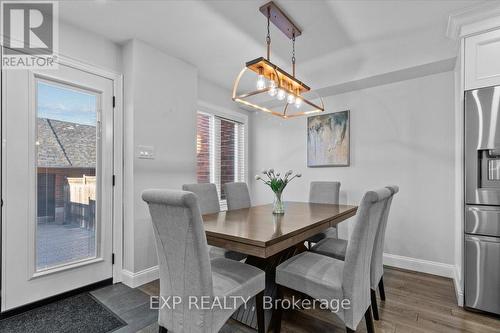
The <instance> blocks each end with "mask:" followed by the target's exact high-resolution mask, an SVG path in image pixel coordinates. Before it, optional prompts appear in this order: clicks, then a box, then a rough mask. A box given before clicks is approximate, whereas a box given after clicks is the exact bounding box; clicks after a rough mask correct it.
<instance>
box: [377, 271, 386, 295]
mask: <svg viewBox="0 0 500 333" xmlns="http://www.w3.org/2000/svg"><path fill="white" fill-rule="evenodd" d="M378 291H380V299H381V300H382V301H385V289H384V276H382V277H381V278H380V281H379V282H378Z"/></svg>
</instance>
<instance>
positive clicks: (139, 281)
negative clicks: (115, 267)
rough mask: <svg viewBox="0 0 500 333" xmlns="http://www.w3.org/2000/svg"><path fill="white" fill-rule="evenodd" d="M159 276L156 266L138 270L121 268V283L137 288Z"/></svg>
mask: <svg viewBox="0 0 500 333" xmlns="http://www.w3.org/2000/svg"><path fill="white" fill-rule="evenodd" d="M159 276H160V274H159V269H158V266H153V267H150V268H146V269H144V270H142V271H139V272H136V273H134V272H131V271H128V270H126V269H124V270H122V283H123V284H125V285H127V286H129V287H130V288H137V287H139V286H142V285H143V284H145V283H148V282H151V281H154V280H156V279H158V278H159Z"/></svg>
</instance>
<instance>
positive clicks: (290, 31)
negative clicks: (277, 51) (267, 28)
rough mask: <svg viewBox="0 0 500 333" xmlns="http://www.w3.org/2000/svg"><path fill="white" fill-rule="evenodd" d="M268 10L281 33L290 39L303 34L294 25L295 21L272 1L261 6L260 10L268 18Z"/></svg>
mask: <svg viewBox="0 0 500 333" xmlns="http://www.w3.org/2000/svg"><path fill="white" fill-rule="evenodd" d="M268 8H269V11H270V14H271V17H270V19H271V22H273V24H274V25H275V26H277V27H278V29H280V30H281V32H283V33H284V34H285V35H286V36H287V37H288V38H290V39H292V38H293V35H294V34H295V37H298V36H300V35H301V34H302V31H300V29H299V27H298V26H297V25H296V24H295V23H293V21H292V20H291V19H290V18H289V17H288V16H287V15H286V14H285V13H284V12H283V11H282V10H281V8H279V7H278V5H276V4H275V3H274V2H272V1H270V2H268V3H266V4H265V5H263V6H261V7H260V8H259V10H260V12H261V13H262V14H264V16H265V17H266V18H267V13H268Z"/></svg>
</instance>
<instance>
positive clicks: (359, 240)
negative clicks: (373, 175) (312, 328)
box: [275, 188, 391, 333]
mask: <svg viewBox="0 0 500 333" xmlns="http://www.w3.org/2000/svg"><path fill="white" fill-rule="evenodd" d="M390 195H391V192H390V191H389V190H388V189H387V188H383V189H379V190H377V191H368V192H367V193H366V194H365V195H364V196H363V199H362V200H361V203H360V205H359V208H358V212H357V214H356V222H355V226H354V230H353V233H352V236H351V239H350V241H349V245H348V247H347V251H346V257H345V261H342V260H338V259H336V258H331V257H328V256H324V255H321V254H319V253H314V252H310V251H307V252H303V253H301V254H299V255H297V256H295V257H292V258H290V259H288V260H287V261H285V262H284V263H282V264H280V265H279V266H278V267H277V268H276V283H277V284H278V285H279V296H278V298H282V297H283V287H286V288H290V289H293V290H296V291H299V292H301V293H304V294H306V295H307V296H309V297H312V298H314V299H318V300H321V301H323V300H326V301H328V304H330V305H331V304H332V302H331V301H332V300H337V301H338V302H343V301H344V300H345V299H348V300H349V301H350V304H349V306H346V307H345V308H342V307H339V309H338V311H337V312H336V315H337V316H338V317H339V318H340V319H341V320H342V321H343V322H344V324H345V326H346V330H347V332H354V331H355V330H356V328H357V326H358V324H359V322H360V321H361V319H362V318H363V316H364V317H365V320H366V327H367V330H368V333H373V332H374V327H373V318H372V312H371V305H370V291H369V289H370V262H371V257H372V251H373V244H374V242H375V234H376V231H377V229H378V224H379V223H380V220H381V215H382V214H383V211H384V207H385V205H386V202H387V200H388V198H389V197H390ZM331 310H335V309H334V308H333V309H331ZM281 311H282V310H281V308H279V309H278V310H277V313H276V315H277V320H276V322H275V323H276V327H275V333H279V332H280V328H281V324H280V322H281Z"/></svg>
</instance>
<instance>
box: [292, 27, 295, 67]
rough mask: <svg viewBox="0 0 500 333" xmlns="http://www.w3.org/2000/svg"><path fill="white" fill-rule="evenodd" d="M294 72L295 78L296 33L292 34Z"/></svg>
mask: <svg viewBox="0 0 500 333" xmlns="http://www.w3.org/2000/svg"><path fill="white" fill-rule="evenodd" d="M292 72H293V73H292V75H293V76H294V77H295V32H294V33H293V34H292Z"/></svg>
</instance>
